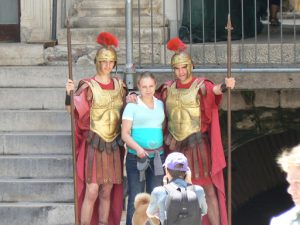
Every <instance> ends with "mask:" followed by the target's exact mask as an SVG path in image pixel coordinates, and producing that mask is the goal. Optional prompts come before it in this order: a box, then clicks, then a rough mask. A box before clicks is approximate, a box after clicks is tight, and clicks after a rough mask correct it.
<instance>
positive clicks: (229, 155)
mask: <svg viewBox="0 0 300 225" xmlns="http://www.w3.org/2000/svg"><path fill="white" fill-rule="evenodd" d="M225 29H226V30H227V78H230V77H231V31H232V30H233V27H232V25H231V18H230V13H229V14H228V19H227V26H226V28H225ZM227 135H228V146H227V149H228V150H227V160H228V165H227V176H228V178H227V182H228V183H227V194H228V196H227V210H228V225H231V223H232V217H231V216H232V212H231V211H232V210H231V198H232V197H231V191H232V188H231V89H230V88H228V92H227Z"/></svg>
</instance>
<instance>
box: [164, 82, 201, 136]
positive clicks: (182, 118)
mask: <svg viewBox="0 0 300 225" xmlns="http://www.w3.org/2000/svg"><path fill="white" fill-rule="evenodd" d="M202 83H203V81H202V82H200V83H198V81H197V80H195V81H194V82H193V83H192V85H191V87H190V88H188V89H177V88H176V82H174V83H173V84H172V85H171V86H170V87H168V94H167V99H166V108H167V113H168V129H169V131H170V133H171V134H172V135H173V137H174V138H175V139H176V140H177V141H182V140H184V139H185V138H187V137H188V136H190V135H191V134H193V133H196V132H200V130H201V128H200V122H201V119H200V116H201V111H200V99H199V97H198V92H199V88H200V86H201V85H202Z"/></svg>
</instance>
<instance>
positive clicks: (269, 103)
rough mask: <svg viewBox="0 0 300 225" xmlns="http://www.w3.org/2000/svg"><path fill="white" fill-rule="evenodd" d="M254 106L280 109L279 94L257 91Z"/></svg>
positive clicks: (276, 92) (269, 91)
mask: <svg viewBox="0 0 300 225" xmlns="http://www.w3.org/2000/svg"><path fill="white" fill-rule="evenodd" d="M254 106H255V107H266V108H277V107H279V92H278V91H271V90H268V91H267V90H256V91H255V100H254Z"/></svg>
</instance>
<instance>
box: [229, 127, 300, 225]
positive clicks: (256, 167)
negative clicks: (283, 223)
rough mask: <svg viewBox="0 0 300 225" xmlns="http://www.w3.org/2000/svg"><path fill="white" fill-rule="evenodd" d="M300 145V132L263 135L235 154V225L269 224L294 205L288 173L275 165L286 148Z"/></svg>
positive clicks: (287, 131) (233, 186) (233, 198)
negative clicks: (288, 187)
mask: <svg viewBox="0 0 300 225" xmlns="http://www.w3.org/2000/svg"><path fill="white" fill-rule="evenodd" d="M299 143H300V131H298V130H286V131H283V132H279V133H276V134H269V135H266V136H261V137H258V138H256V139H255V140H251V141H249V142H247V143H245V144H243V145H241V146H239V147H237V148H235V149H234V151H233V153H232V161H233V165H232V207H233V225H250V224H251V225H253V224H258V225H268V224H269V221H270V218H271V217H272V216H274V215H276V214H278V213H280V212H282V211H285V210H286V209H288V208H289V207H290V206H292V201H291V198H290V196H289V195H288V194H287V193H286V188H287V183H286V181H285V174H284V173H283V172H281V170H280V169H279V168H278V166H277V164H276V157H277V155H278V154H279V153H280V152H281V150H282V149H283V148H290V147H293V146H295V145H297V144H299Z"/></svg>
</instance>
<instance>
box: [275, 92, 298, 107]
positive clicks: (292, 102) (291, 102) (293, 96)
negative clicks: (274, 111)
mask: <svg viewBox="0 0 300 225" xmlns="http://www.w3.org/2000/svg"><path fill="white" fill-rule="evenodd" d="M299 99H300V91H299V90H282V91H281V92H280V107H281V108H291V109H296V108H300V100H299Z"/></svg>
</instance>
